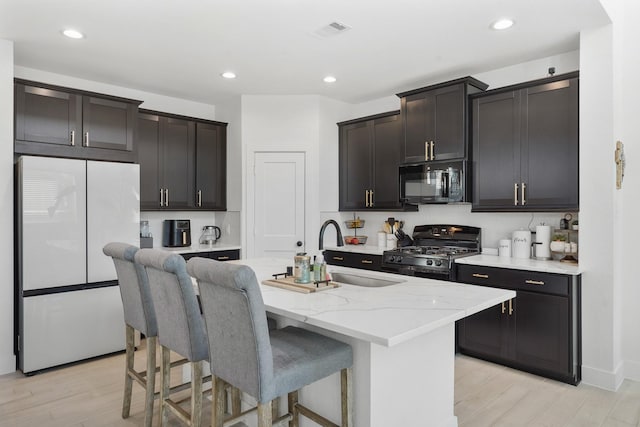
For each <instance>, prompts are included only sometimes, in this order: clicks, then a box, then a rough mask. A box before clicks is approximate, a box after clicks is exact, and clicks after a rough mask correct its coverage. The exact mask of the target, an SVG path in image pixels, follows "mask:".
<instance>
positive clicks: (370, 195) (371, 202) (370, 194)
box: [369, 190, 373, 208]
mask: <svg viewBox="0 0 640 427" xmlns="http://www.w3.org/2000/svg"><path fill="white" fill-rule="evenodd" d="M369 207H370V208H372V207H373V190H369Z"/></svg>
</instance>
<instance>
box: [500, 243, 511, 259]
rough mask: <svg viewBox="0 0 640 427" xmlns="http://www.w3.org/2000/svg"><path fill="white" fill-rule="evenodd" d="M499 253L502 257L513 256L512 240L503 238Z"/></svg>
mask: <svg viewBox="0 0 640 427" xmlns="http://www.w3.org/2000/svg"><path fill="white" fill-rule="evenodd" d="M498 255H499V256H502V257H508V258H510V257H511V240H510V239H501V240H500V243H499V245H498Z"/></svg>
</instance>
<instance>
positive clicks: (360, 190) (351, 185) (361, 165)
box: [339, 122, 373, 210]
mask: <svg viewBox="0 0 640 427" xmlns="http://www.w3.org/2000/svg"><path fill="white" fill-rule="evenodd" d="M371 127H372V123H371V122H361V123H354V124H350V125H345V126H344V127H342V128H341V129H340V132H341V143H340V160H339V168H340V209H341V210H348V209H363V208H365V207H368V206H366V204H367V198H368V196H367V192H368V191H370V190H371V189H372V188H373V183H372V180H371V176H372V171H371V162H372V155H373V152H372V147H371V145H372V129H371Z"/></svg>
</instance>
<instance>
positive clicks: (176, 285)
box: [135, 249, 209, 362]
mask: <svg viewBox="0 0 640 427" xmlns="http://www.w3.org/2000/svg"><path fill="white" fill-rule="evenodd" d="M135 260H136V262H137V263H139V264H142V265H143V266H144V267H145V269H146V271H147V275H148V276H149V288H150V289H151V296H152V298H153V305H154V307H155V310H156V319H157V322H158V340H159V341H160V344H161V345H163V346H165V347H167V348H169V349H171V350H173V351H175V352H176V353H178V354H180V355H181V356H183V357H186V358H187V359H188V360H189V361H192V362H194V361H200V360H206V359H208V357H209V344H208V340H207V334H206V330H205V326H204V319H203V318H202V314H201V313H200V307H199V304H198V300H197V298H196V293H195V290H194V288H193V282H192V280H191V277H190V276H189V274H188V273H187V270H186V263H185V260H184V258H182V257H181V256H180V255H178V254H172V253H170V252H167V251H162V250H157V249H140V250H139V251H138V252H137V253H136V255H135Z"/></svg>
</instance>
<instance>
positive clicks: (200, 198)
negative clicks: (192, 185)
mask: <svg viewBox="0 0 640 427" xmlns="http://www.w3.org/2000/svg"><path fill="white" fill-rule="evenodd" d="M197 196H198V207H201V206H202V190H198V193H197Z"/></svg>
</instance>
